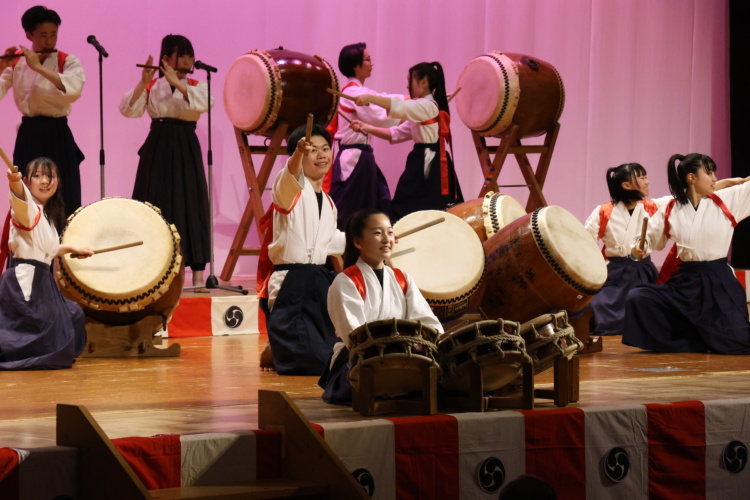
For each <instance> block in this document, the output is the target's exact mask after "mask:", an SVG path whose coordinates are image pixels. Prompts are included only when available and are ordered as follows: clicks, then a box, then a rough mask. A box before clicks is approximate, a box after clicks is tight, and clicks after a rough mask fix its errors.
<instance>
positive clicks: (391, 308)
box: [328, 259, 443, 359]
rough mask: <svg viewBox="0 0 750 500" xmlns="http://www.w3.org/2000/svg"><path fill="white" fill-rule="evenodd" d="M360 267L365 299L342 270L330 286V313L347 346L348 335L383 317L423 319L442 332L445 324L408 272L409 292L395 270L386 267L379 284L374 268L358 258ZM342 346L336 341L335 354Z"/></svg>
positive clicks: (348, 345) (424, 322) (340, 336)
mask: <svg viewBox="0 0 750 500" xmlns="http://www.w3.org/2000/svg"><path fill="white" fill-rule="evenodd" d="M356 265H357V267H359V269H360V270H361V271H362V275H363V276H364V279H365V287H366V292H365V299H364V300H362V296H361V295H360V293H359V291H358V290H357V287H356V285H355V284H354V282H353V281H352V280H351V279H350V278H349V276H347V275H346V274H344V273H340V274H339V275H338V276H336V279H334V280H333V284H332V285H331V288H329V289H328V314H329V316H330V317H331V321H332V322H333V326H334V328H335V329H336V336H337V337H338V338H339V339H341V340H342V341H343V342H344V343H345V344H346V346H347V347H350V341H349V334H350V333H351V332H352V331H354V330H355V329H357V328H359V327H360V326H362V325H363V324H365V323H369V322H371V321H378V320H383V319H392V318H397V319H410V320H414V321H421V322H422V323H423V324H425V325H427V326H429V327H432V328H435V329H437V331H438V332H440V333H442V332H443V326H442V325H441V324H440V321H439V320H438V319H437V317H435V314H434V313H433V312H432V309H430V306H429V304H428V303H427V301H426V300H425V299H424V297H422V294H421V293H420V291H419V288H417V285H416V284H415V283H414V280H413V279H412V278H411V277H410V276H409V275H408V274H406V273H404V277H405V278H406V281H407V284H408V286H407V290H406V295H404V291H403V290H402V289H401V286H400V285H399V283H398V281H397V280H396V277H395V276H394V274H393V270H392V269H391V268H390V267H388V266H385V267H384V272H383V287H382V288H381V287H380V282H379V281H378V278H377V276H376V275H375V271H373V270H372V268H371V267H370V266H369V265H367V264H366V263H365V262H364V261H363V260H362V259H359V260H357V264H356ZM341 347H342V345H340V344H337V346H336V347H335V348H334V351H335V354H334V359H335V357H336V355H338V350H340V348H341Z"/></svg>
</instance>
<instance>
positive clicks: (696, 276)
mask: <svg viewBox="0 0 750 500" xmlns="http://www.w3.org/2000/svg"><path fill="white" fill-rule="evenodd" d="M715 171H716V164H715V163H714V161H713V160H712V159H711V158H710V157H708V156H706V155H702V154H696V153H693V154H689V155H687V156H682V155H674V156H672V158H670V160H669V164H668V166H667V174H668V179H669V190H670V191H671V193H672V195H673V196H674V199H673V200H671V201H670V202H669V203H668V204H666V205H665V206H664V207H662V208H661V209H660V210H659V211H658V212H657V213H656V214H655V215H654V216H653V217H652V218H651V219H650V221H649V226H648V233H647V236H646V237H647V239H648V242H649V243H650V244H651V246H652V247H653V248H654V249H657V250H658V249H662V248H664V245H666V242H667V239H672V240H674V242H675V243H676V245H675V247H674V249H673V250H674V251H675V252H676V255H675V257H677V259H678V261H677V262H678V264H679V267H678V269H677V272H676V273H675V274H674V275H673V276H672V277H671V278H670V279H669V280H668V281H667V282H666V283H664V284H663V285H642V286H639V287H636V288H634V289H633V290H631V291H630V293H628V297H627V300H626V303H625V324H624V329H623V336H622V342H623V344H626V345H630V346H634V347H640V348H641V349H646V350H650V351H659V352H714V353H719V354H750V323H749V322H748V311H747V299H746V296H745V291H744V290H743V288H742V285H741V284H740V283H739V281H737V278H736V277H735V275H734V273H733V271H732V268H731V267H729V264H728V262H727V253H728V251H729V245H730V244H731V242H732V234H733V233H734V226H735V225H737V222H739V221H741V220H742V219H744V218H746V217H747V216H748V215H750V183H748V182H746V181H747V180H748V179H750V178H748V179H740V180H739V182H741V184H739V185H734V186H730V187H727V188H725V189H722V190H721V191H720V192H718V193H716V192H715V191H716V183H717V181H716V176H715ZM632 253H633V255H634V257H635V258H642V257H644V256H645V253H646V252H645V251H642V250H640V249H639V248H638V247H637V246H635V247H633V250H632ZM666 265H667V264H666V263H665V266H666Z"/></svg>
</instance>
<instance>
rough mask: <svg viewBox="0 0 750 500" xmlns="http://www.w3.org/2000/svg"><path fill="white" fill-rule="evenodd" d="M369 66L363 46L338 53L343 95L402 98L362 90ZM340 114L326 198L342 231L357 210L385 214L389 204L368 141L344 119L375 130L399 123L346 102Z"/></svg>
mask: <svg viewBox="0 0 750 500" xmlns="http://www.w3.org/2000/svg"><path fill="white" fill-rule="evenodd" d="M372 66H373V64H372V58H371V56H370V51H369V50H367V45H366V44H364V43H355V44H353V45H347V46H346V47H344V48H343V49H341V53H340V54H339V70H340V71H341V73H342V74H343V75H344V76H346V77H348V78H349V81H348V82H347V83H346V85H344V88H343V89H342V92H344V93H345V94H347V95H349V96H352V97H358V96H360V95H362V94H371V95H376V96H381V97H385V98H390V97H401V96H391V95H389V94H381V93H378V92H375V91H373V90H371V89H369V88H367V87H365V80H367V79H368V78H369V77H370V75H371V74H372ZM339 112H341V113H342V114H343V115H344V117H346V118H344V117H342V116H339V115H336V116H335V117H334V120H335V121H336V127H335V128H336V133H335V136H334V139H335V140H336V141H338V151H337V153H336V159H335V160H334V162H333V169H332V175H331V187H330V191H329V192H328V194H330V195H331V198H333V202H334V203H335V204H336V208H337V209H338V211H339V216H338V227H339V229H341V230H343V229H344V224H345V222H346V220H347V219H348V218H349V216H350V215H352V214H353V213H354V212H356V211H357V210H360V209H362V208H378V209H380V210H386V209H387V208H388V204H389V202H390V201H391V192H390V190H389V189H388V183H387V182H386V180H385V176H383V172H381V171H380V168H379V167H378V164H377V163H376V162H375V155H373V153H372V146H371V145H370V143H369V137H368V136H367V135H365V134H364V133H362V132H358V131H355V130H353V129H352V128H351V127H349V124H348V122H347V119H348V121H351V120H360V121H362V122H364V123H369V124H371V125H374V126H376V127H393V126H396V125H398V123H399V120H397V119H395V118H388V113H387V112H386V110H385V109H383V108H381V107H379V106H357V105H356V104H355V103H353V102H351V101H349V100H346V99H341V100H340V101H339Z"/></svg>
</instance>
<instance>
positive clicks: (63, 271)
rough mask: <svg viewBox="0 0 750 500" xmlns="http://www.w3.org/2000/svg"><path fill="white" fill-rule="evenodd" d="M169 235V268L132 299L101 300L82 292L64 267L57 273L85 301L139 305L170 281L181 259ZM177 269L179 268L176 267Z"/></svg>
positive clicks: (174, 239) (165, 220)
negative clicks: (157, 279)
mask: <svg viewBox="0 0 750 500" xmlns="http://www.w3.org/2000/svg"><path fill="white" fill-rule="evenodd" d="M108 199H112V198H108ZM89 206H90V205H89ZM146 206H149V208H151V209H152V210H153V208H152V207H151V206H150V205H149V204H146ZM81 210H83V208H80V209H78V210H77V211H76V212H75V213H74V214H73V215H72V216H71V217H70V219H69V221H68V224H70V221H72V220H73V218H74V217H75V216H76V215H77V214H78V212H79V211H81ZM154 212H156V214H157V215H159V217H161V218H162V219H163V220H164V223H165V224H166V225H167V226H168V227H171V226H170V224H169V222H168V221H167V219H165V218H164V216H163V215H161V213H159V212H157V211H156V210H154ZM64 234H65V231H63V235H64ZM169 234H170V236H171V237H172V259H171V260H170V262H169V266H168V267H167V270H166V272H165V273H164V275H163V276H162V277H161V279H160V280H159V281H158V282H157V283H156V284H155V285H154V286H153V287H151V288H149V289H148V290H146V291H145V292H143V293H141V294H138V295H136V296H134V297H129V298H127V299H105V298H103V297H99V296H97V295H93V294H91V293H89V292H88V291H86V290H84V289H83V288H81V287H80V286H79V285H78V284H77V283H76V281H75V280H73V279H72V277H71V276H70V275H68V272H67V269H66V267H65V266H63V265H61V266H59V267H60V270H59V272H60V273H61V274H62V275H63V277H64V278H65V281H66V283H68V284H70V286H71V287H72V288H74V289H75V290H76V291H77V292H78V293H79V294H81V295H82V296H83V298H86V299H88V300H89V301H95V302H97V303H101V304H107V305H113V306H115V305H118V306H119V305H124V304H132V303H136V304H137V303H140V302H141V301H142V300H143V299H145V298H146V297H149V296H151V295H154V294H155V293H156V292H157V290H159V289H161V288H162V287H163V286H164V285H165V284H166V283H167V280H170V281H171V279H170V278H172V275H173V274H174V268H175V266H176V265H177V261H178V258H179V259H181V257H180V251H179V243H177V239H176V238H175V231H172V230H171V229H170V231H169ZM61 237H62V236H61ZM58 258H59V259H60V261H61V262H62V257H58ZM180 262H181V260H180ZM178 267H179V266H178ZM160 296H161V295H159V296H157V297H156V298H158V297H160ZM89 306H91V304H89Z"/></svg>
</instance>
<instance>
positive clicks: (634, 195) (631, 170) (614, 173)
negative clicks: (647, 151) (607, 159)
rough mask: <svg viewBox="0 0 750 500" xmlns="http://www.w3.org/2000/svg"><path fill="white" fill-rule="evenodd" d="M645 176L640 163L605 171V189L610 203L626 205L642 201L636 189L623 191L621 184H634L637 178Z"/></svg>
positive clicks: (627, 164) (623, 165)
mask: <svg viewBox="0 0 750 500" xmlns="http://www.w3.org/2000/svg"><path fill="white" fill-rule="evenodd" d="M643 175H646V169H645V168H643V165H641V164H640V163H623V164H622V165H618V166H617V167H612V168H609V169H607V187H608V188H609V197H610V199H611V200H612V203H617V202H618V201H621V202H623V203H625V204H626V205H627V204H629V203H631V202H633V201H638V200H642V199H643V194H641V192H640V191H639V190H637V189H625V188H623V187H622V183H623V182H630V183H631V184H636V180H637V178H638V176H643Z"/></svg>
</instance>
